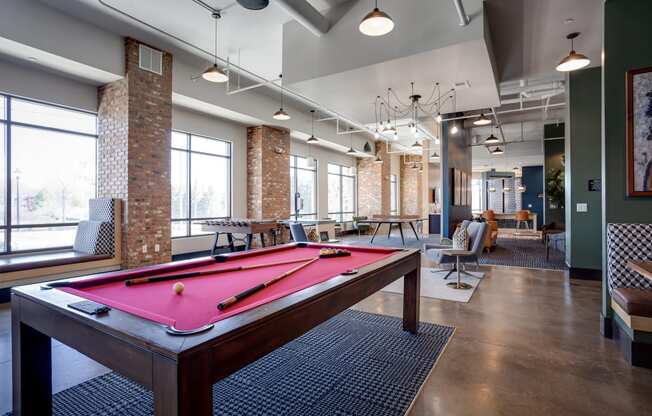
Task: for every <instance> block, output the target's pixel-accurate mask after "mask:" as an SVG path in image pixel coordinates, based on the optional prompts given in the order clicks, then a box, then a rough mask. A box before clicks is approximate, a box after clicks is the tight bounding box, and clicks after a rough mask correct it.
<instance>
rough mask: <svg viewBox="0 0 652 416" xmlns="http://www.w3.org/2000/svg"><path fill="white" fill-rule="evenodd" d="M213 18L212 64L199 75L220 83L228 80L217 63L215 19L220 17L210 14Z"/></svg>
mask: <svg viewBox="0 0 652 416" xmlns="http://www.w3.org/2000/svg"><path fill="white" fill-rule="evenodd" d="M212 16H213V19H215V50H214V55H213V65H211V66H210V67H208V68H207V69H206V70H205V71H204V72H202V74H201V77H202V78H204V79H205V80H206V81H209V82H216V83H222V82H226V81H228V80H229V76H228V75H227V74H225V73H224V71H222V70H221V69H220V67H219V66H218V65H217V20H218V19H219V18H220V17H221V16H220V14H219V13H213V14H212Z"/></svg>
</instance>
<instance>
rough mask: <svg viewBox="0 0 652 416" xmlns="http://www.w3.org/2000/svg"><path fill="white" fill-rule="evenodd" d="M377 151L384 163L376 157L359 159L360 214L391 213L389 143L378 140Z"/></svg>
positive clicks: (369, 215)
mask: <svg viewBox="0 0 652 416" xmlns="http://www.w3.org/2000/svg"><path fill="white" fill-rule="evenodd" d="M376 152H377V154H378V155H379V156H380V158H381V159H382V160H383V163H382V164H380V163H374V159H372V158H365V159H358V215H362V216H368V217H371V216H372V215H378V214H380V215H389V212H390V209H391V206H390V203H391V201H390V175H391V169H392V166H391V157H390V156H391V155H389V154H387V143H385V142H376Z"/></svg>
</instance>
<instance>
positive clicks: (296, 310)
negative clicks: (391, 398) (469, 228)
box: [11, 243, 421, 416]
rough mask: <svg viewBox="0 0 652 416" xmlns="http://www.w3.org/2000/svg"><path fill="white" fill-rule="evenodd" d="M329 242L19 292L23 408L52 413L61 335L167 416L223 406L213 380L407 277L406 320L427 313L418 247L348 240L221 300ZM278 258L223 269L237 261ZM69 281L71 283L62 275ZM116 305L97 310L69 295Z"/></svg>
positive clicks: (18, 368) (17, 350) (22, 411)
mask: <svg viewBox="0 0 652 416" xmlns="http://www.w3.org/2000/svg"><path fill="white" fill-rule="evenodd" d="M323 247H328V246H325V245H321V244H312V243H293V244H285V245H280V246H276V247H269V248H261V249H256V250H251V251H248V252H240V253H228V254H222V255H217V256H213V257H204V258H200V259H193V260H186V261H179V262H172V263H166V264H162V265H156V266H149V267H144V268H137V269H131V270H125V271H120V272H113V273H108V274H100V275H92V276H83V277H79V278H74V279H64V280H60V281H56V282H50V283H48V284H45V285H44V284H34V285H28V286H21V287H17V288H14V289H13V290H12V302H11V304H12V350H13V355H12V359H13V408H14V414H15V415H50V414H51V413H52V401H51V391H52V381H51V368H52V362H51V348H50V345H51V338H55V339H57V340H59V341H60V342H62V343H64V344H66V345H68V346H70V347H72V348H74V349H76V350H78V351H79V352H81V353H83V354H85V355H87V356H89V357H90V358H92V359H94V360H96V361H98V362H99V363H101V364H103V365H105V366H107V367H109V368H111V369H113V370H114V371H116V372H118V373H120V374H122V375H124V376H126V377H128V378H130V379H132V380H134V381H136V382H138V383H140V384H142V385H143V386H145V387H147V388H149V389H150V390H152V391H153V394H154V411H155V414H156V415H159V416H161V415H191V414H192V415H211V414H212V400H213V398H212V385H213V384H214V383H215V382H217V381H219V380H221V379H222V378H224V377H226V376H228V375H230V374H231V373H233V372H235V371H237V370H239V369H240V368H242V367H244V366H246V365H248V364H250V363H252V362H253V361H255V360H257V359H258V358H260V357H262V356H264V355H266V354H268V353H269V352H271V351H273V350H274V349H276V348H278V347H280V346H282V345H283V344H285V343H287V342H289V341H291V340H293V339H294V338H297V337H298V336H300V335H302V334H303V333H305V332H307V331H308V330H310V329H311V328H313V327H315V326H317V325H319V324H320V323H322V322H324V321H325V320H327V319H328V318H330V317H332V316H334V315H336V314H338V313H340V312H342V311H343V310H345V309H346V308H348V307H350V306H353V305H355V304H356V303H357V302H359V301H361V300H363V299H364V298H366V297H367V296H369V295H371V294H373V293H374V292H376V291H378V290H380V289H381V288H383V287H384V286H386V285H388V284H389V283H391V282H393V281H395V280H397V279H399V278H401V277H402V276H405V278H404V285H405V287H404V292H405V295H404V301H403V329H404V330H406V331H410V332H412V333H416V332H417V329H418V321H419V290H420V288H419V274H420V268H421V267H420V263H421V257H420V254H419V252H418V250H413V249H387V248H369V247H352V246H342V245H338V246H337V248H345V249H346V250H349V251H350V252H351V255H350V256H346V257H335V258H319V259H318V260H316V261H315V262H313V263H311V264H309V265H308V266H307V267H304V268H302V269H301V270H299V271H297V272H296V273H293V274H291V275H289V276H288V277H286V278H284V279H282V280H280V281H278V282H277V283H274V284H273V285H271V286H269V287H267V288H265V289H263V290H261V291H259V292H256V293H255V294H253V295H251V296H249V297H247V298H245V299H243V300H241V301H240V302H238V303H236V304H234V305H232V306H231V307H229V308H227V309H225V310H218V309H217V303H218V302H220V301H221V300H223V299H224V298H226V297H230V296H233V295H234V294H237V293H240V292H241V291H242V290H243V289H247V288H250V287H252V285H257V284H259V283H261V282H263V281H265V280H267V279H269V278H270V277H274V276H277V275H279V274H283V273H284V272H287V271H288V270H290V269H292V268H294V267H296V266H297V264H301V263H285V264H278V263H283V262H285V261H287V260H295V259H309V258H313V259H314V258H315V257H318V256H319V250H320V248H323ZM270 263H272V264H277V265H272V266H269V267H263V268H259V269H255V270H242V271H230V272H225V273H213V272H214V271H219V270H220V269H222V268H235V267H234V266H246V265H261V264H270ZM193 271H203V272H211V273H213V274H211V273H209V274H206V275H202V276H198V277H189V278H185V279H183V283H184V285H185V289H184V290H183V292H182V293H181V294H176V293H175V292H174V291H173V290H172V286H173V284H174V283H175V281H174V280H168V281H159V282H155V283H146V284H141V285H135V286H127V285H125V281H126V280H127V279H133V278H140V277H156V276H165V275H169V274H171V273H172V274H178V273H187V272H193ZM62 282H63V283H62ZM83 300H92V301H95V302H99V303H101V304H104V305H107V306H109V307H110V308H111V310H110V311H109V312H107V313H103V314H99V315H88V314H86V313H83V312H79V311H77V310H75V309H72V308H71V307H70V306H69V305H70V304H71V303H76V302H79V301H83Z"/></svg>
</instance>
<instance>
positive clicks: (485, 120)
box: [473, 113, 491, 126]
mask: <svg viewBox="0 0 652 416" xmlns="http://www.w3.org/2000/svg"><path fill="white" fill-rule="evenodd" d="M490 123H491V119H490V118H489V117H487V116H485V115H484V113H480V118H479V119H477V120H476V121H474V122H473V125H474V126H486V125H487V124H490Z"/></svg>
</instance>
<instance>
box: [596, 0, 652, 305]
mask: <svg viewBox="0 0 652 416" xmlns="http://www.w3.org/2000/svg"><path fill="white" fill-rule="evenodd" d="M603 16H604V48H603V49H604V61H603V74H602V77H603V88H602V104H603V108H602V114H603V122H604V128H603V136H602V193H603V194H602V197H603V201H602V210H603V221H602V222H603V224H602V225H603V236H602V238H603V248H604V252H603V267H602V268H603V279H604V280H605V284H603V285H602V286H603V294H604V296H603V310H602V313H603V314H604V315H610V314H611V312H610V308H609V296H608V292H607V290H606V286H607V285H606V258H605V255H606V226H607V224H608V223H614V222H630V223H631V222H642V223H651V222H652V198H649V197H647V198H646V197H636V198H634V197H631V198H630V197H627V194H626V180H627V173H626V152H625V146H626V128H625V126H626V123H625V120H626V114H625V73H626V72H627V71H628V70H630V69H635V68H643V67H649V66H652V42H650V39H651V38H652V24H650V22H652V1H650V0H609V1H607V2H605V3H604V12H603Z"/></svg>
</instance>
